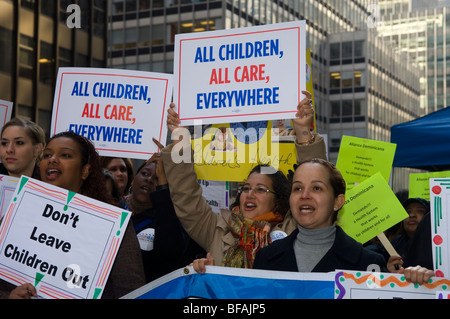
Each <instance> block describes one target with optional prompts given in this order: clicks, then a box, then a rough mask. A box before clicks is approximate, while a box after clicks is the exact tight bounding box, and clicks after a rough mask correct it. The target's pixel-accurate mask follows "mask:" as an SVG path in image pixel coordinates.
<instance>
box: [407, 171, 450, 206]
mask: <svg viewBox="0 0 450 319" xmlns="http://www.w3.org/2000/svg"><path fill="white" fill-rule="evenodd" d="M440 177H448V178H450V171H441V172H428V173H412V174H409V198H415V197H420V198H423V199H426V200H428V201H429V200H430V178H440Z"/></svg>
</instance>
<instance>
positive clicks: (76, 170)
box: [10, 131, 145, 299]
mask: <svg viewBox="0 0 450 319" xmlns="http://www.w3.org/2000/svg"><path fill="white" fill-rule="evenodd" d="M39 168H40V175H41V179H42V181H44V182H46V183H49V184H52V185H55V186H58V187H62V188H65V189H67V190H70V191H72V192H76V193H80V194H83V195H85V196H88V197H91V198H94V199H96V200H99V201H103V202H106V203H110V198H109V195H108V193H107V192H106V191H105V178H104V176H103V170H102V167H101V165H100V161H99V156H98V154H97V151H96V150H95V148H94V145H93V144H92V143H91V142H90V141H89V140H88V139H87V138H85V137H83V136H81V135H78V134H76V133H73V132H70V131H66V132H62V133H58V134H56V135H54V136H53V137H52V138H51V139H50V141H49V142H48V144H47V147H46V148H45V149H44V151H43V156H42V159H41V161H40V164H39ZM85 235H86V236H89V234H85ZM144 284H145V280H144V270H143V265H142V259H141V254H140V249H139V244H138V242H137V238H136V233H135V232H134V230H133V228H132V224H131V223H128V227H127V230H126V232H125V235H124V237H123V239H122V243H121V246H120V248H119V251H118V253H117V256H116V259H115V261H114V266H113V267H112V270H111V273H110V276H109V277H108V281H107V284H106V286H105V291H104V292H103V294H102V298H103V299H113V298H114V299H115V298H119V297H122V296H123V295H125V294H127V293H129V292H131V291H133V290H135V289H137V288H139V287H141V286H143V285H144ZM29 291H31V292H30V294H29V295H27V293H28V292H29ZM34 293H35V291H34V290H30V289H29V284H24V285H22V286H19V287H17V288H16V289H14V290H13V291H12V292H11V295H10V297H11V298H25V299H27V298H29V297H30V296H31V294H33V295H34Z"/></svg>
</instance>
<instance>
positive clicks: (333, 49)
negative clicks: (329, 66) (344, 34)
mask: <svg viewBox="0 0 450 319" xmlns="http://www.w3.org/2000/svg"><path fill="white" fill-rule="evenodd" d="M340 58H341V44H340V43H331V44H330V60H336V59H340Z"/></svg>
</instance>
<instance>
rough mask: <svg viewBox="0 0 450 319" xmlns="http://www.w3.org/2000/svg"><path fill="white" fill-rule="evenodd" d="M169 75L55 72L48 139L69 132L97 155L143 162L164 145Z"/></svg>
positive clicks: (115, 71)
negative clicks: (92, 146)
mask: <svg viewBox="0 0 450 319" xmlns="http://www.w3.org/2000/svg"><path fill="white" fill-rule="evenodd" d="M171 97H172V75H171V74H164V73H153V72H142V71H132V70H119V69H99V68H60V69H59V72H58V78H57V83H56V90H55V97H54V103H53V115H52V125H51V135H54V134H56V133H59V132H62V131H67V130H70V131H74V132H76V133H78V134H80V135H83V136H85V137H87V138H89V139H90V140H91V141H93V142H94V144H95V147H96V149H97V151H98V153H99V154H100V155H103V156H112V157H115V156H116V157H129V158H136V159H148V158H149V157H151V155H152V154H153V153H155V152H157V151H158V148H157V147H156V145H155V143H154V142H153V141H152V138H155V139H156V140H158V141H159V142H160V143H161V144H163V145H165V144H166V137H167V126H166V120H165V118H166V112H167V109H168V107H169V104H170V101H171Z"/></svg>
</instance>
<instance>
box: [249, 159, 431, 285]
mask: <svg viewBox="0 0 450 319" xmlns="http://www.w3.org/2000/svg"><path fill="white" fill-rule="evenodd" d="M344 194H345V181H344V179H343V177H342V175H341V173H340V172H339V170H337V169H336V167H335V166H334V165H333V164H332V163H330V162H328V161H326V160H323V159H312V160H309V161H306V162H303V163H301V164H300V165H299V166H298V167H297V169H296V171H295V173H294V176H293V179H292V191H291V196H290V199H289V204H290V208H291V212H292V215H293V217H294V218H295V220H296V221H297V222H298V227H297V229H296V230H295V231H294V232H292V233H291V234H290V235H289V236H288V237H286V238H284V239H280V240H278V241H275V242H273V243H272V244H271V245H269V246H267V247H265V248H262V249H260V250H259V251H258V253H257V254H256V257H255V262H254V265H253V268H256V269H267V270H281V271H299V272H329V271H335V270H336V269H346V270H356V271H372V270H373V269H378V270H379V271H386V270H387V268H386V262H385V260H384V258H383V256H382V255H380V254H377V253H375V252H373V251H370V250H367V249H365V248H364V247H363V246H362V244H360V243H358V242H356V241H355V240H354V239H352V238H351V237H349V236H348V235H347V234H345V232H344V231H343V230H342V229H341V228H340V227H339V226H337V225H336V224H335V222H336V220H337V213H338V211H339V209H340V208H341V207H342V206H343V205H344V202H345V195H344ZM424 270H425V269H424V268H423V267H420V266H419V267H418V268H417V267H414V269H408V270H407V271H405V273H404V274H405V279H406V280H408V281H413V282H414V283H419V284H422V283H425V282H427V281H428V279H429V275H430V273H429V272H428V273H427V275H425V273H426V272H425V271H424Z"/></svg>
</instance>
